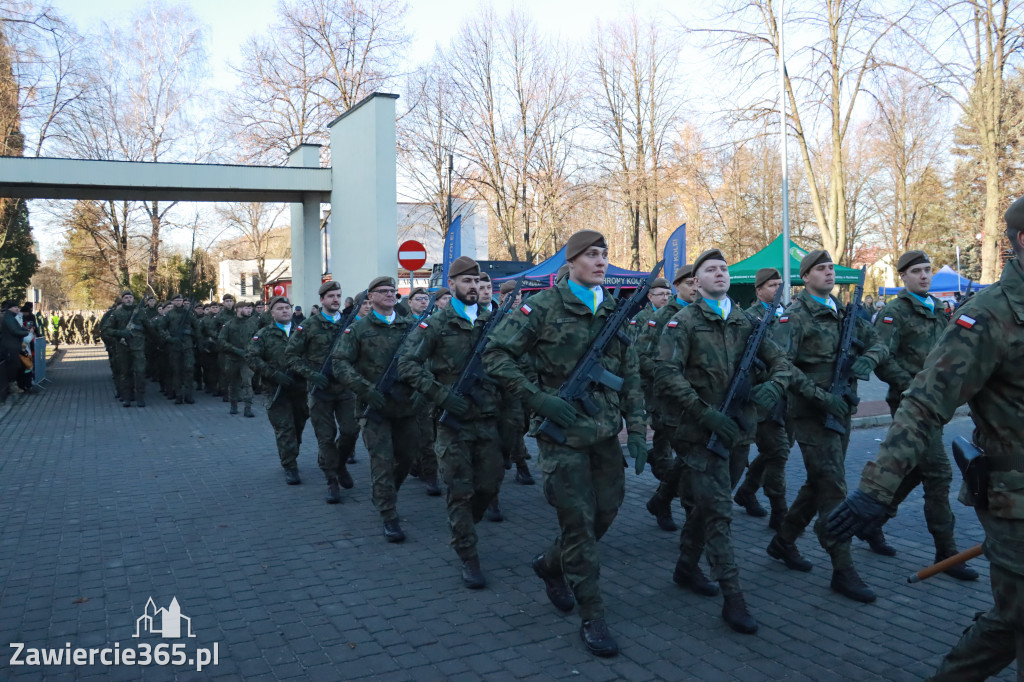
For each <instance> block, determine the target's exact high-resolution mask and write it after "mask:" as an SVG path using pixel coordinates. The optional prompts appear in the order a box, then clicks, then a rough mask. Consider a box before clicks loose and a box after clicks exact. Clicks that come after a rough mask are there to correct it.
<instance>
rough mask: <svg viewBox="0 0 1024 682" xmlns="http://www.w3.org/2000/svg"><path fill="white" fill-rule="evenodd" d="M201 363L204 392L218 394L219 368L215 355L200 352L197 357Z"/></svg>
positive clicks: (208, 352) (213, 353)
mask: <svg viewBox="0 0 1024 682" xmlns="http://www.w3.org/2000/svg"><path fill="white" fill-rule="evenodd" d="M199 358H200V362H202V363H203V377H204V378H205V381H206V390H207V391H209V392H210V393H220V392H221V391H220V371H219V370H220V368H219V366H218V364H217V354H216V353H215V352H211V351H205V350H204V351H202V352H201V353H200V355H199Z"/></svg>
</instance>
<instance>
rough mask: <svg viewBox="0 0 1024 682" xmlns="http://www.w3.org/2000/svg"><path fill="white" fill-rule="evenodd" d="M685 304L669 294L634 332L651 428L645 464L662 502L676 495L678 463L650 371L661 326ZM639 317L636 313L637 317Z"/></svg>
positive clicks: (653, 362)
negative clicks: (656, 484) (649, 446)
mask: <svg viewBox="0 0 1024 682" xmlns="http://www.w3.org/2000/svg"><path fill="white" fill-rule="evenodd" d="M685 307H686V306H684V305H683V304H681V303H680V302H679V299H678V298H676V297H675V296H673V297H672V298H671V299H669V301H668V303H667V304H666V305H664V306H662V307H661V308H659V309H658V311H657V312H655V313H654V314H653V315H651V316H650V317H649V318H648V319H647V320H646V321H644V323H643V328H642V329H639V330H638V331H637V335H636V351H637V357H638V360H639V363H640V378H641V380H642V381H643V386H644V404H645V405H646V407H647V415H648V417H649V418H650V421H651V428H652V429H653V431H654V437H653V440H652V442H651V446H652V447H651V449H650V450H648V452H647V463H648V464H650V466H651V473H653V474H654V477H655V478H657V479H658V480H659V481H661V484H660V485H658V491H657V493H655V495H656V497H657V500H658V501H659V502H660V503H662V504H663V505H668V504H671V502H672V498H673V497H675V496H676V495H678V494H679V472H680V463H679V462H678V461H677V460H676V458H675V457H673V455H672V443H671V435H672V430H671V429H670V428H667V427H666V426H665V424H664V422H663V421H662V419H661V414H660V408H659V405H658V399H657V396H656V395H655V392H654V370H655V366H656V364H657V359H658V342H659V340H660V339H661V335H662V333H663V332H664V331H665V325H666V324H668V321H669V320H671V319H672V317H673V316H674V315H675V314H676V313H678V312H679V311H680V310H682V309H683V308H685ZM639 317H640V316H639V315H638V316H637V318H639ZM634 319H636V318H634Z"/></svg>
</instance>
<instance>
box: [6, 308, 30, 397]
mask: <svg viewBox="0 0 1024 682" xmlns="http://www.w3.org/2000/svg"><path fill="white" fill-rule="evenodd" d="M2 308H3V312H2V313H0V404H2V403H3V402H4V401H5V400H7V393H8V391H9V390H10V383H11V382H12V381H14V380H15V379H16V378H17V377H18V374H19V373H20V372H21V368H22V364H21V361H20V360H19V359H18V354H19V353H20V352H21V344H22V343H23V339H24V338H25V337H26V336H28V334H29V332H28V330H27V329H25V328H24V327H22V326H21V324H20V323H19V322H18V317H17V316H18V313H19V312H21V306H19V305H18V302H17V301H10V300H9V301H4V302H3V306H2Z"/></svg>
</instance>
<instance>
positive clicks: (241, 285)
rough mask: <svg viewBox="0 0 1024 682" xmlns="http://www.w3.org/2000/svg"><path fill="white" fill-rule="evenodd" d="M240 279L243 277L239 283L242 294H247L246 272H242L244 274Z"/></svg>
mask: <svg viewBox="0 0 1024 682" xmlns="http://www.w3.org/2000/svg"><path fill="white" fill-rule="evenodd" d="M239 279H241V282H240V283H239V285H240V292H241V294H242V296H245V273H244V272H243V273H242V276H241V277H240V278H239Z"/></svg>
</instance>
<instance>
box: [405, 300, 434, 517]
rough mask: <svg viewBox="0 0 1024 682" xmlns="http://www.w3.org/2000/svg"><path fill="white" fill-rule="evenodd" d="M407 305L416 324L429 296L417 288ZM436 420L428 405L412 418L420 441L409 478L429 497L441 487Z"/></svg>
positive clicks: (432, 410)
mask: <svg viewBox="0 0 1024 682" xmlns="http://www.w3.org/2000/svg"><path fill="white" fill-rule="evenodd" d="M408 303H409V311H410V312H411V317H412V319H413V321H414V322H416V323H417V324H418V323H419V322H420V321H421V320H422V319H423V316H424V315H425V314H426V311H427V308H428V307H429V306H430V294H429V293H428V292H427V290H426V289H424V288H423V287H417V288H415V289H413V290H412V291H411V292H409V298H408ZM436 418H437V415H436V414H435V412H434V406H433V405H430V404H425V405H423V406H422V407H421V408H420V409H419V410H417V412H416V414H415V415H414V416H413V419H415V421H416V424H417V425H418V427H419V430H420V439H419V444H418V445H417V448H416V449H417V453H418V454H417V455H416V456H415V457H414V460H413V462H412V465H411V466H410V469H409V474H410V475H411V476H415V477H417V478H419V479H420V480H421V481H423V483H424V485H425V486H426V491H427V495H430V496H431V497H439V496H440V495H441V487H440V486H439V485H438V484H437V455H435V454H434V441H435V440H436V439H437V434H436V433H435V431H434V420H435V419H436Z"/></svg>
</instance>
